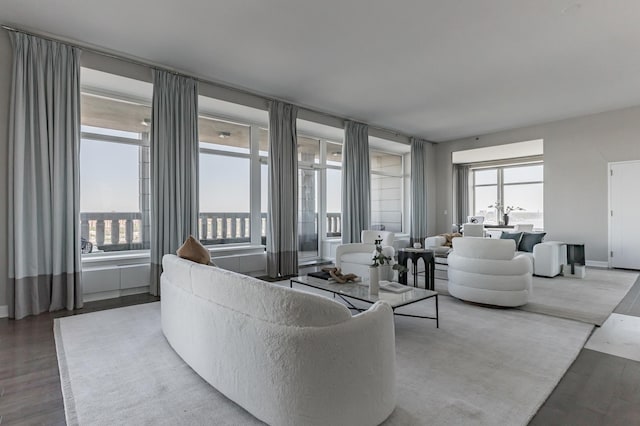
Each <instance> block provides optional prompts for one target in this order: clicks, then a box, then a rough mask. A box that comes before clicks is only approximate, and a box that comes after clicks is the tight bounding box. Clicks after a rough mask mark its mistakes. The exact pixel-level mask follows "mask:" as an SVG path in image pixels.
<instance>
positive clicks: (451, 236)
mask: <svg viewBox="0 0 640 426" xmlns="http://www.w3.org/2000/svg"><path fill="white" fill-rule="evenodd" d="M439 236H440V237H445V238H446V239H447V242H446V243H444V244H443V245H445V246H447V247H453V243H452V240H453V239H454V238H455V237H462V234H461V233H459V232H450V233H448V234H440V235H439Z"/></svg>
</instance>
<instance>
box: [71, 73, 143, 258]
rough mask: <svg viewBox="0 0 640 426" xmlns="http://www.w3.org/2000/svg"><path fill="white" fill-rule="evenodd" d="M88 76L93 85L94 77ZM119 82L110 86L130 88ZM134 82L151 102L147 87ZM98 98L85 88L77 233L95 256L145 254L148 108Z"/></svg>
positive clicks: (124, 99)
mask: <svg viewBox="0 0 640 426" xmlns="http://www.w3.org/2000/svg"><path fill="white" fill-rule="evenodd" d="M83 72H84V69H83ZM87 74H88V76H89V77H90V78H94V79H95V78H96V76H97V75H98V74H97V73H96V72H91V71H87ZM101 74H102V73H101ZM121 80H130V79H124V78H122V77H117V78H116V77H115V76H114V77H113V78H112V79H110V80H109V82H110V83H111V84H116V85H117V84H118V83H122V86H123V87H129V86H128V84H129V83H126V84H125V83H123V82H122V81H121ZM132 81H133V80H132ZM133 82H134V83H133V85H134V86H135V85H137V86H139V87H142V89H143V91H144V90H145V89H148V92H147V93H146V94H147V95H148V96H149V97H150V96H151V90H152V89H151V85H150V84H148V83H143V82H135V81H133ZM110 89H111V91H112V92H113V91H116V90H117V89H119V88H118V87H111V88H110ZM96 93H97V91H95V90H94V89H92V88H91V87H88V84H87V82H86V81H84V82H83V90H82V94H81V111H82V116H81V142H80V233H81V236H82V238H84V239H86V240H87V241H89V242H91V243H92V251H93V252H107V251H121V250H135V249H148V248H149V192H150V186H149V133H148V132H149V124H150V117H151V108H150V106H149V104H148V103H146V102H145V101H132V100H131V98H129V97H128V96H126V95H123V96H122V98H120V97H118V95H113V94H110V95H109V96H105V95H103V94H100V95H98V94H96ZM87 247H89V246H87Z"/></svg>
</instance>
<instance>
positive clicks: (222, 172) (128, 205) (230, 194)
mask: <svg viewBox="0 0 640 426" xmlns="http://www.w3.org/2000/svg"><path fill="white" fill-rule="evenodd" d="M138 150H139V147H137V146H135V145H126V144H121V143H113V142H101V141H95V140H89V139H83V140H82V144H81V148H80V210H81V211H82V212H137V211H140V207H139V176H138V174H139V172H138V167H139V165H138V162H139V155H138ZM340 179H341V172H340V171H339V170H335V169H329V170H327V211H328V212H330V213H332V212H340V211H341V208H340V205H341V182H340ZM267 188H268V167H267V166H266V165H265V164H263V165H261V194H260V195H261V197H260V198H261V211H263V212H266V211H267V196H268V194H267V193H268V191H267ZM249 197H250V192H249V159H248V158H237V157H223V156H216V155H208V154H203V155H201V156H200V211H201V212H212V213H216V212H228V213H231V212H249V203H250V199H249Z"/></svg>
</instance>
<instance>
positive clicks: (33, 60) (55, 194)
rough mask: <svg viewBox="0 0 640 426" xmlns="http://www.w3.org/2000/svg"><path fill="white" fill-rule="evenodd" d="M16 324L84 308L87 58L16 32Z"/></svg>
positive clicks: (11, 206)
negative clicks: (83, 65)
mask: <svg viewBox="0 0 640 426" xmlns="http://www.w3.org/2000/svg"><path fill="white" fill-rule="evenodd" d="M9 36H10V38H11V43H12V45H13V79H12V89H11V108H10V118H9V172H8V177H9V185H8V186H9V188H8V192H9V196H8V216H9V217H8V223H9V230H8V240H9V241H8V243H9V250H8V261H9V276H8V286H7V289H8V291H7V293H8V304H9V317H10V318H15V319H20V318H23V317H25V316H27V315H36V314H39V313H41V312H44V311H47V310H48V311H55V310H59V309H64V308H66V309H69V310H71V309H74V308H80V307H82V284H81V257H80V256H81V249H80V177H79V176H80V175H79V152H80V62H79V59H80V53H81V51H80V50H79V49H77V48H75V47H71V46H68V45H65V44H63V43H58V42H54V41H50V40H44V39H41V38H39V37H35V36H31V35H27V34H22V33H19V32H13V31H10V32H9Z"/></svg>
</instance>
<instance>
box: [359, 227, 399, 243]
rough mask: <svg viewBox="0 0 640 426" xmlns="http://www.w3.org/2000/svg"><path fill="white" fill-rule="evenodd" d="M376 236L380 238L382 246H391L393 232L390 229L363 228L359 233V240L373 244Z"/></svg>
mask: <svg viewBox="0 0 640 426" xmlns="http://www.w3.org/2000/svg"><path fill="white" fill-rule="evenodd" d="M378 237H380V238H382V246H383V247H385V246H393V239H394V238H395V234H394V233H393V232H391V231H376V230H364V231H362V232H361V233H360V240H361V241H360V242H362V243H364V244H374V243H375V240H376V239H378Z"/></svg>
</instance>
